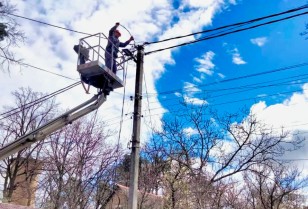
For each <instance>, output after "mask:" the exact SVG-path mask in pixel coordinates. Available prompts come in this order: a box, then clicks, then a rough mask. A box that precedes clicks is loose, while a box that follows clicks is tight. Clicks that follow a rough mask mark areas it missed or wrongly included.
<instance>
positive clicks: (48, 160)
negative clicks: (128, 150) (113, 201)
mask: <svg viewBox="0 0 308 209" xmlns="http://www.w3.org/2000/svg"><path fill="white" fill-rule="evenodd" d="M108 137H109V133H108V132H107V131H105V130H104V128H103V124H99V123H98V122H97V120H96V117H94V116H92V117H91V118H90V119H80V120H78V121H77V122H74V123H73V124H71V125H69V126H66V127H64V128H63V129H61V130H60V131H58V132H57V133H55V134H53V135H52V136H51V137H50V140H49V144H48V146H45V147H44V151H43V155H42V157H43V158H44V172H43V175H42V180H41V187H40V192H41V194H42V197H41V200H42V201H41V205H42V206H43V205H48V207H49V208H53V209H61V208H64V207H68V208H80V209H85V208H90V206H91V207H93V208H100V207H102V206H104V205H106V202H107V201H108V200H109V198H110V195H111V194H112V192H113V190H112V189H113V187H112V184H111V182H113V181H114V169H115V162H116V159H117V158H118V155H119V154H121V152H118V151H117V150H118V149H116V147H115V146H111V145H109V144H108V142H107V139H108ZM46 185H47V186H46Z"/></svg>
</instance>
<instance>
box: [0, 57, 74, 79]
mask: <svg viewBox="0 0 308 209" xmlns="http://www.w3.org/2000/svg"><path fill="white" fill-rule="evenodd" d="M0 57H3V58H5V59H8V60H10V61H11V62H16V63H18V64H20V65H23V66H26V67H31V68H34V69H37V70H40V71H44V72H46V73H50V74H53V75H56V76H60V77H63V78H67V79H70V80H73V81H78V80H77V79H74V78H70V77H68V76H65V75H61V74H58V73H54V72H51V71H48V70H45V69H43V68H40V67H36V66H33V65H30V64H27V63H24V62H21V61H19V60H14V59H11V58H8V57H5V56H2V55H0Z"/></svg>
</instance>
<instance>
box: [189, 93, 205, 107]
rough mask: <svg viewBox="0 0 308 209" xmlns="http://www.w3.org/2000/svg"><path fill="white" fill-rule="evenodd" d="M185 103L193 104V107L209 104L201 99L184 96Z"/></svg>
mask: <svg viewBox="0 0 308 209" xmlns="http://www.w3.org/2000/svg"><path fill="white" fill-rule="evenodd" d="M184 101H185V102H186V103H189V104H193V105H203V104H208V102H207V101H206V100H204V99H199V98H196V97H189V96H187V95H186V96H184Z"/></svg>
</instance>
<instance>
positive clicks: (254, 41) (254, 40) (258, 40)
mask: <svg viewBox="0 0 308 209" xmlns="http://www.w3.org/2000/svg"><path fill="white" fill-rule="evenodd" d="M250 42H251V43H252V44H255V45H257V46H259V47H261V46H264V44H265V43H266V42H267V37H259V38H252V39H250Z"/></svg>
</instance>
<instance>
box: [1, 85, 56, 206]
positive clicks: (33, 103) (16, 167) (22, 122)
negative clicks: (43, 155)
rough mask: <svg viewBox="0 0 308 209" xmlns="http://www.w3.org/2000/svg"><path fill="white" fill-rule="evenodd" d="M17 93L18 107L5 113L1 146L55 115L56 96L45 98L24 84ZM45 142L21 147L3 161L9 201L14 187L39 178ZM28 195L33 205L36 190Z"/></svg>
mask: <svg viewBox="0 0 308 209" xmlns="http://www.w3.org/2000/svg"><path fill="white" fill-rule="evenodd" d="M13 96H14V99H15V107H17V108H15V107H8V106H7V107H4V110H5V111H6V114H2V118H1V123H0V129H1V132H0V137H1V140H0V145H1V146H3V145H5V144H7V143H9V142H11V141H14V140H16V139H17V138H19V137H21V136H23V135H25V134H26V133H28V132H29V131H31V130H33V129H35V128H37V127H39V126H41V125H42V124H44V123H46V122H47V121H48V120H50V118H51V117H53V115H54V113H55V111H56V108H57V105H56V104H55V101H54V100H53V99H52V100H49V101H41V100H39V98H41V97H43V96H44V94H42V93H38V92H34V91H32V90H31V89H30V88H27V89H26V88H21V89H19V90H18V91H15V92H13ZM42 144H43V142H39V143H37V144H35V145H34V146H32V147H31V148H27V149H24V150H21V151H19V152H18V153H16V154H14V155H12V156H10V157H8V158H6V159H5V160H4V161H2V162H1V163H0V169H1V175H2V177H3V178H4V190H3V197H4V200H5V201H8V202H11V201H12V197H13V195H14V191H15V189H16V188H17V187H18V186H20V185H22V184H24V183H28V184H31V182H33V181H34V180H35V178H34V176H36V175H37V173H36V172H35V171H36V170H37V168H36V167H37V166H40V163H39V161H38V155H39V152H40V149H41V146H42ZM19 188H20V187H19ZM25 195H27V196H28V197H27V198H28V203H27V204H28V205H29V204H30V202H29V201H30V200H31V199H32V198H33V197H32V192H31V191H29V192H28V193H27V194H25ZM16 198H18V197H16Z"/></svg>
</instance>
